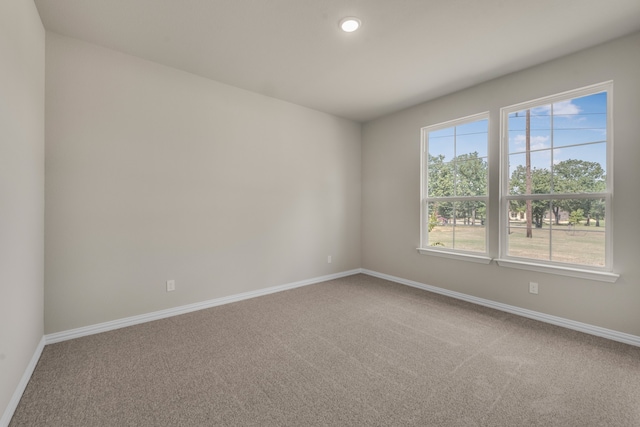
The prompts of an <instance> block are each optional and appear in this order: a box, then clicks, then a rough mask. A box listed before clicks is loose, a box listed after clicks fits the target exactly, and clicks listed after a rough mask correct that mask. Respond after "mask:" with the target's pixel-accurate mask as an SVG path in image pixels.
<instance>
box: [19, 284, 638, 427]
mask: <svg viewBox="0 0 640 427" xmlns="http://www.w3.org/2000/svg"><path fill="white" fill-rule="evenodd" d="M10 425H11V426H12V427H17V426H217V425H221V426H511V427H512V426H580V427H585V426H640V348H637V347H633V346H629V345H625V344H621V343H617V342H613V341H609V340H606V339H602V338H597V337H593V336H589V335H585V334H582V333H579V332H575V331H570V330H566V329H563V328H559V327H555V326H551V325H548V324H544V323H540V322H537V321H534V320H530V319H525V318H521V317H518V316H514V315H511V314H507V313H503V312H500V311H495V310H492V309H488V308H485V307H481V306H476V305H473V304H469V303H465V302H462V301H458V300H454V299H450V298H447V297H443V296H440V295H435V294H431V293H428V292H425V291H421V290H418V289H413V288H409V287H405V286H402V285H398V284H395V283H391V282H387V281H384V280H381V279H377V278H373V277H370V276H366V275H355V276H350V277H347V278H343V279H338V280H333V281H329V282H324V283H320V284H316V285H311V286H306V287H302V288H298V289H294V290H290V291H286V292H280V293H277V294H272V295H268V296H264V297H260V298H254V299H251V300H246V301H242V302H238V303H233V304H228V305H224V306H219V307H215V308H211V309H207V310H202V311H198V312H194V313H190V314H185V315H181V316H176V317H172V318H168V319H164V320H159V321H154V322H150V323H145V324H141V325H137V326H132V327H128V328H123V329H119V330H115V331H111V332H106V333H102V334H97V335H92V336H88V337H83V338H79V339H75V340H71V341H66V342H61V343H58V344H52V345H48V346H46V347H45V349H44V351H43V353H42V357H41V359H40V361H39V363H38V365H37V367H36V370H35V372H34V374H33V377H32V379H31V381H30V383H29V385H28V386H27V389H26V391H25V393H24V396H23V398H22V400H21V402H20V404H19V406H18V408H17V410H16V412H15V415H14V417H13V420H12V422H11V424H10Z"/></svg>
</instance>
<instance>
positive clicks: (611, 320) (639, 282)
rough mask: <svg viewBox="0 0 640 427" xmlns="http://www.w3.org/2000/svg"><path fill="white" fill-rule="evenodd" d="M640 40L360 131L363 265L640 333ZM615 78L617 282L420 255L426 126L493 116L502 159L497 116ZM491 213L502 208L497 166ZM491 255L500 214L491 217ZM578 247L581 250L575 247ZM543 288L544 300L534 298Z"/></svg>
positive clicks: (494, 141)
mask: <svg viewBox="0 0 640 427" xmlns="http://www.w3.org/2000/svg"><path fill="white" fill-rule="evenodd" d="M639 76H640V33H636V34H634V35H631V36H629V37H625V38H622V39H618V40H616V41H613V42H611V43H608V44H605V45H601V46H598V47H595V48H592V49H588V50H585V51H582V52H579V53H576V54H573V55H570V56H567V57H564V58H561V59H558V60H555V61H552V62H549V63H546V64H543V65H540V66H537V67H534V68H530V69H527V70H525V71H522V72H518V73H514V74H511V75H508V76H505V77H502V78H499V79H496V80H492V81H489V82H487V83H484V84H481V85H478V86H475V87H472V88H470V89H467V90H464V91H461V92H458V93H454V94H451V95H449V96H445V97H443V98H440V99H437V100H434V101H432V102H427V103H425V104H422V105H418V106H416V107H413V108H410V109H407V110H403V111H401V112H398V113H395V114H392V115H389V116H386V117H383V118H380V119H377V120H374V121H372V122H369V123H366V124H365V125H364V126H363V143H362V144H363V145H362V169H363V186H362V192H363V197H362V218H363V219H362V258H363V259H362V264H363V268H366V269H370V270H374V271H378V272H381V273H385V274H390V275H393V276H397V277H401V278H404V279H409V280H414V281H417V282H421V283H425V284H429V285H433V286H438V287H441V288H445V289H449V290H453V291H457V292H462V293H465V294H469V295H473V296H477V297H480V298H485V299H489V300H493V301H497V302H501V303H505V304H510V305H514V306H517V307H522V308H526V309H530V310H535V311H538V312H542V313H547V314H551V315H555V316H560V317H563V318H567V319H572V320H575V321H579V322H584V323H588V324H592V325H596V326H600V327H604V328H610V329H613V330H617V331H620V332H626V333H630V334H633V335H640V310H639V309H638V301H640V262H639V260H640V256H639V255H640V250H639V245H640V226H639V225H638V213H640V193H639V192H638V184H639V183H640V167H638V162H639V161H640V120H638V117H639V115H640V78H639ZM607 80H613V81H614V95H613V103H614V105H613V108H614V116H613V119H614V139H615V141H614V201H613V209H614V235H613V250H614V258H615V259H614V270H615V272H617V273H619V274H621V275H622V277H621V278H620V279H618V281H617V282H616V283H615V284H610V283H602V282H595V281H590V280H582V279H574V278H569V277H564V276H557V275H552V274H544V273H536V272H528V271H520V270H514V269H508V268H505V267H498V266H497V265H496V264H495V263H492V264H490V265H479V264H473V263H470V262H465V261H456V260H449V259H443V258H437V257H432V256H428V255H420V254H418V253H417V252H416V250H415V248H417V247H418V246H419V242H420V236H419V224H420V219H419V215H420V178H419V176H420V128H421V127H423V126H426V125H431V124H436V123H439V122H443V121H446V120H451V119H456V118H460V117H464V116H467V115H470V114H474V113H479V112H483V111H490V113H491V124H490V132H491V136H490V139H491V141H490V162H491V163H492V164H494V165H496V164H498V162H499V139H498V135H499V119H500V116H499V109H500V107H504V106H508V105H512V104H515V103H518V102H523V101H528V100H532V99H536V98H539V97H543V96H546V95H552V94H555V93H560V92H564V91H567V90H571V89H575V88H580V87H583V86H587V85H591V84H594V83H599V82H603V81H607ZM493 172H494V173H492V174H491V176H490V177H489V179H490V185H491V190H490V191H491V194H490V197H491V202H490V211H491V212H497V209H498V188H499V187H498V184H499V182H498V181H499V177H498V174H497V173H496V172H497V169H493ZM489 225H490V227H491V228H492V229H493V230H494V232H492V234H491V238H490V242H489V243H490V251H491V255H492V256H493V257H497V254H498V237H497V230H498V217H497V215H493V216H492V217H491V218H490V220H489ZM577 250H579V249H577ZM529 281H535V282H538V283H539V285H540V293H539V295H531V294H529V293H528V283H529Z"/></svg>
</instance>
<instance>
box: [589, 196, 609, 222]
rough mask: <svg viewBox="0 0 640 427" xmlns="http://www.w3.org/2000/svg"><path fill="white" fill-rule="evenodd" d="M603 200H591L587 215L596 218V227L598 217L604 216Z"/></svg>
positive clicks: (598, 220)
mask: <svg viewBox="0 0 640 427" xmlns="http://www.w3.org/2000/svg"><path fill="white" fill-rule="evenodd" d="M604 206H605V205H604V200H602V199H596V200H592V201H591V210H590V211H589V215H590V216H593V217H594V218H595V219H596V227H600V218H604Z"/></svg>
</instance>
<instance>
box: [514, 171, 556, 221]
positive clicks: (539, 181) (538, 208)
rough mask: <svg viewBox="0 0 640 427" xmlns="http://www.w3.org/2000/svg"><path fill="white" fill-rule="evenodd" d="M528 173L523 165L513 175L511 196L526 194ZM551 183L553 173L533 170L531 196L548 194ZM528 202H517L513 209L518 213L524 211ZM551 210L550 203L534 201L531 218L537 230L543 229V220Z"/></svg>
mask: <svg viewBox="0 0 640 427" xmlns="http://www.w3.org/2000/svg"><path fill="white" fill-rule="evenodd" d="M526 179H527V171H526V168H525V167H524V166H523V165H518V167H517V168H516V169H515V170H514V171H513V172H512V173H511V180H510V182H509V183H510V187H511V194H526ZM550 183H551V172H550V171H549V170H547V169H538V168H533V170H532V171H531V194H548V193H549V189H550ZM525 204H526V202H525V201H524V200H517V201H515V200H514V201H513V202H512V203H511V206H512V209H513V210H515V211H516V212H519V211H522V210H524V206H525ZM548 210H549V203H548V202H546V201H543V200H532V203H531V216H532V217H533V221H534V223H535V225H536V228H542V224H543V219H544V216H545V215H546V213H547V211H548Z"/></svg>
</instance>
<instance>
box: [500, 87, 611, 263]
mask: <svg viewBox="0 0 640 427" xmlns="http://www.w3.org/2000/svg"><path fill="white" fill-rule="evenodd" d="M610 93H611V87H610V85H609V84H604V85H598V86H596V87H592V88H589V89H583V90H578V91H575V92H572V93H569V94H564V95H560V96H557V97H551V98H547V99H545V100H544V101H534V102H531V103H526V104H519V105H517V106H514V107H508V108H505V109H503V110H502V123H503V126H505V128H504V129H503V132H504V134H503V150H504V151H503V153H506V155H505V156H503V161H505V162H506V163H507V164H506V165H503V169H502V170H503V177H502V179H503V198H502V199H503V202H502V215H503V217H502V219H503V221H502V224H503V225H502V229H501V232H502V235H501V239H502V240H501V243H502V248H503V253H502V256H503V257H515V258H525V259H529V260H532V261H535V262H539V261H542V262H544V263H552V264H555V263H562V264H573V265H576V266H581V267H584V266H587V267H589V268H596V269H610V265H611V254H610V253H611V251H610V249H609V248H610V242H609V240H610V236H609V234H610V233H609V230H610V228H611V225H612V224H611V206H610V199H611V180H610V176H611V168H610V162H608V159H610V152H611V132H610V130H609V128H610V126H609V123H610V120H609V118H610V114H611V113H610ZM505 172H506V173H505Z"/></svg>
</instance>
